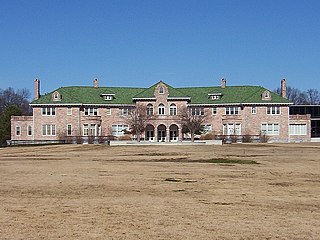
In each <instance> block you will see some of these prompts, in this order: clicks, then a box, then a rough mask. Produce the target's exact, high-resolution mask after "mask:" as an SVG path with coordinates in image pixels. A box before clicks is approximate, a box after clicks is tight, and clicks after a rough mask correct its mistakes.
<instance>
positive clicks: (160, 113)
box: [158, 103, 165, 115]
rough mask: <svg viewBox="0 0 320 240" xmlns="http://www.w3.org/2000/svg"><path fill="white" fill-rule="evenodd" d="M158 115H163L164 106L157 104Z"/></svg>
mask: <svg viewBox="0 0 320 240" xmlns="http://www.w3.org/2000/svg"><path fill="white" fill-rule="evenodd" d="M158 114H159V115H164V114H165V107H164V105H163V104H162V103H161V104H159V107H158Z"/></svg>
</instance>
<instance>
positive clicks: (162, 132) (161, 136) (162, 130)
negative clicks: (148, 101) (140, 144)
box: [158, 125, 166, 142]
mask: <svg viewBox="0 0 320 240" xmlns="http://www.w3.org/2000/svg"><path fill="white" fill-rule="evenodd" d="M165 141H166V126H165V125H159V127H158V142H165Z"/></svg>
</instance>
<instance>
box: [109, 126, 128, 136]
mask: <svg viewBox="0 0 320 240" xmlns="http://www.w3.org/2000/svg"><path fill="white" fill-rule="evenodd" d="M111 129H112V135H113V136H116V137H118V136H123V135H124V132H123V130H125V129H126V130H129V126H128V125H127V124H112V126H111Z"/></svg>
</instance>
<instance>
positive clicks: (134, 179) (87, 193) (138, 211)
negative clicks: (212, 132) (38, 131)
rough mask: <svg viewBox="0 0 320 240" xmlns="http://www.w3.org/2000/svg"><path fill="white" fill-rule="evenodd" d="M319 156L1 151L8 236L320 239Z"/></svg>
mask: <svg viewBox="0 0 320 240" xmlns="http://www.w3.org/2000/svg"><path fill="white" fill-rule="evenodd" d="M319 150H320V144H316V143H309V144H228V145H222V146H205V145H201V146H167V145H166V146H117V147H110V146H105V145H83V146H80V145H60V146H59V145H54V146H33V147H14V148H5V149H0V176H1V181H0V201H1V205H0V215H1V218H0V238H1V239H59V238H60V239H170V238H171V239H178V240H179V239H318V237H319V236H320V222H319V219H320V197H319V196H320V181H319V179H320V160H319ZM212 160H214V161H217V162H216V163H217V164H215V163H213V162H214V161H213V162H210V161H212ZM221 161H224V162H221ZM241 163H253V164H241ZM255 163H259V164H255Z"/></svg>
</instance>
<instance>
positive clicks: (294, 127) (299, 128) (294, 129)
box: [289, 124, 308, 136]
mask: <svg viewBox="0 0 320 240" xmlns="http://www.w3.org/2000/svg"><path fill="white" fill-rule="evenodd" d="M289 135H291V136H306V135H308V131H307V124H289Z"/></svg>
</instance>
